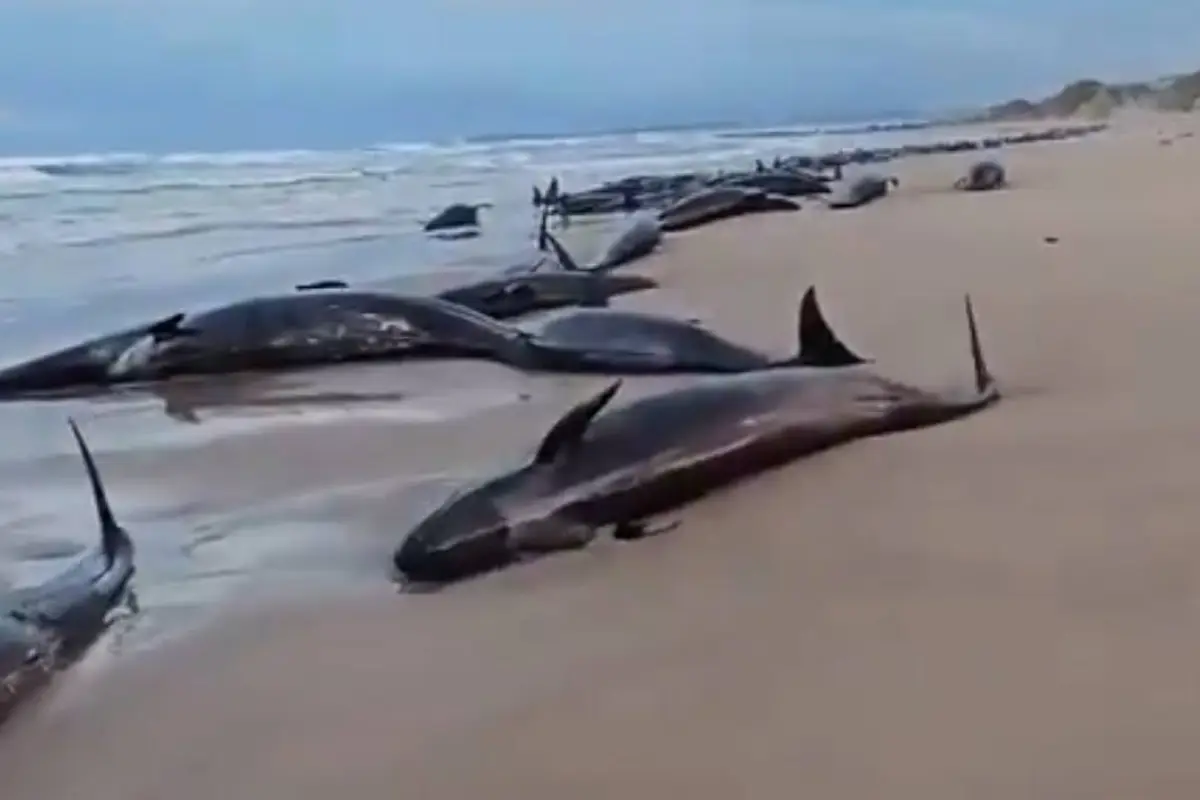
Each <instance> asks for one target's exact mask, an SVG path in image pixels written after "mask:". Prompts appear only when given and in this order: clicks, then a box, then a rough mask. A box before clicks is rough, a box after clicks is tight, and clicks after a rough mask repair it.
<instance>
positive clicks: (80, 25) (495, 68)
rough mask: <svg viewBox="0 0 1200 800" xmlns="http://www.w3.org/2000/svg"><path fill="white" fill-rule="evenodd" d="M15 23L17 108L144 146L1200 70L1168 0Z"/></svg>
mask: <svg viewBox="0 0 1200 800" xmlns="http://www.w3.org/2000/svg"><path fill="white" fill-rule="evenodd" d="M0 29H2V30H4V32H5V47H4V48H3V49H0V86H3V87H4V88H5V91H6V92H7V93H8V94H7V100H8V101H9V102H11V103H12V104H13V105H14V107H17V108H20V109H22V112H23V113H25V112H26V110H27V109H28V110H30V111H31V112H34V111H36V112H37V113H39V114H47V115H50V116H55V115H57V116H59V117H62V118H69V119H72V120H78V121H79V127H80V129H81V131H80V134H79V135H80V138H81V139H82V138H83V137H84V135H85V134H84V131H85V130H86V135H87V136H90V137H92V138H93V139H96V140H104V141H105V142H110V141H111V142H112V143H118V142H120V141H122V140H125V141H126V144H127V145H128V146H142V143H148V144H146V145H145V146H180V147H202V146H213V147H216V146H235V145H236V143H237V142H243V143H246V144H247V145H249V144H250V143H253V144H255V145H262V146H269V144H268V143H270V142H278V143H280V144H281V145H283V144H287V145H303V144H306V143H307V144H325V143H332V142H342V141H344V142H347V143H350V142H356V141H357V142H362V141H371V140H379V139H395V138H426V137H442V136H448V135H454V134H475V133H483V132H492V131H496V130H504V131H509V130H531V131H533V130H556V129H564V128H573V127H593V128H594V127H623V126H629V125H635V124H645V123H650V122H659V123H673V122H686V121H691V120H701V119H726V120H743V121H749V122H753V121H759V120H769V121H781V120H782V119H783V118H796V117H804V118H808V119H814V118H817V117H821V116H828V115H832V116H840V115H844V114H852V113H853V114H866V113H870V112H871V111H872V110H880V111H884V110H886V111H894V110H901V109H906V108H908V109H932V108H938V107H942V106H946V105H960V104H963V103H968V102H976V101H979V102H982V101H990V100H992V99H995V98H998V97H1004V96H1007V95H1009V94H1014V93H1025V92H1034V91H1041V90H1050V89H1053V88H1055V87H1056V86H1057V85H1058V84H1060V83H1062V82H1063V81H1065V80H1067V79H1069V78H1072V77H1075V76H1077V75H1081V74H1095V75H1097V76H1099V77H1116V76H1120V75H1141V74H1156V73H1159V72H1166V71H1173V70H1178V69H1185V68H1195V67H1200V63H1192V61H1193V60H1194V61H1197V62H1200V56H1197V55H1196V54H1197V53H1200V6H1195V5H1194V4H1186V3H1166V2H1163V0H1142V2H1139V3H1138V4H1136V5H1135V4H1134V3H1133V2H1132V0H1112V1H1111V2H1108V3H1097V2H1095V0H1086V1H1085V0H1036V2H1035V0H1005V2H1003V3H1002V2H1000V0H910V2H907V3H903V4H901V3H897V2H895V0H691V2H689V3H686V4H684V3H681V2H680V0H606V2H604V3H598V4H589V5H586V6H585V5H583V4H579V3H570V2H562V0H406V2H403V3H401V2H394V0H337V2H329V0H205V2H203V3H200V2H196V1H195V0H5V2H4V3H3V4H0ZM48 43H50V44H48ZM51 45H52V46H51ZM113 146H124V145H121V144H113Z"/></svg>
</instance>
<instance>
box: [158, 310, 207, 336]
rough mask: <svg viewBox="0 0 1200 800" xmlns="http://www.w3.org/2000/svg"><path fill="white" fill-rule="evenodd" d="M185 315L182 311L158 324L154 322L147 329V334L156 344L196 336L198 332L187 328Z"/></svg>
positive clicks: (161, 320) (164, 318)
mask: <svg viewBox="0 0 1200 800" xmlns="http://www.w3.org/2000/svg"><path fill="white" fill-rule="evenodd" d="M186 316H187V314H184V313H183V312H182V311H180V312H179V313H178V314H172V315H171V316H169V317H163V318H162V319H160V320H159V321H158V322H153V323H151V324H150V325H148V326H147V327H146V334H147V335H149V336H152V337H154V341H156V342H168V341H170V340H171V339H178V338H180V337H182V336H195V335H196V333H197V331H196V330H195V329H193V328H185V327H184V326H183V325H182V324H181V323H182V322H183V319H184V317H186Z"/></svg>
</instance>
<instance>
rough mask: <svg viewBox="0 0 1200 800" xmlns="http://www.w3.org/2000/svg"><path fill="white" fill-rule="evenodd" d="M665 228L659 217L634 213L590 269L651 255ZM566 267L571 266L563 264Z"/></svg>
mask: <svg viewBox="0 0 1200 800" xmlns="http://www.w3.org/2000/svg"><path fill="white" fill-rule="evenodd" d="M662 238H663V229H662V225H660V224H659V221H658V219H657V217H655V216H654V215H651V214H634V215H633V218H632V219H631V220H630V221H629V222H628V223H627V224H626V225H625V227H624V228H622V229H621V232H620V233H619V234H617V236H616V237H615V238H614V239H613V240H612V241H611V242H609V243H608V246H607V247H605V248H604V253H603V254H602V255H601V256H600V258H599V259H598V260H597V261H596V262H595V263H594V264H592V265H591V266H590V267H588V269H592V270H597V271H605V270H612V269H616V268H617V267H623V266H625V265H626V264H630V263H632V262H634V261H637V260H638V259H640V258H644V257H645V256H648V255H650V254H651V253H653V252H654V250H655V249H656V248H657V247H658V245H659V244H660V243H661V242H662ZM562 266H563V267H564V268H566V269H570V268H571V266H568V265H567V264H563V265H562Z"/></svg>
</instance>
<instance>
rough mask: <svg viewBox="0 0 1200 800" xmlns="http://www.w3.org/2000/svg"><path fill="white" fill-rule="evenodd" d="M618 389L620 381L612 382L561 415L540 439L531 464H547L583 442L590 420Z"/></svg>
mask: <svg viewBox="0 0 1200 800" xmlns="http://www.w3.org/2000/svg"><path fill="white" fill-rule="evenodd" d="M620 388H621V381H620V380H616V381H613V382H612V383H610V384H609V385H608V387H607V388H605V389H604V391H602V392H600V393H598V394H596V395H595V396H593V397H592V398H590V399H588V400H585V401H583V402H582V403H580V404H578V405H577V406H575V407H574V408H572V409H571V410H570V411H568V412H567V413H565V414H563V415H562V417H560V418H559V420H558V422H556V423H554V427H552V428H551V429H550V431H549V432H548V433H547V434H546V436H545V438H543V439H542V443H541V444H540V445H538V449H537V455H535V456H534V457H533V463H535V464H549V463H551V462H552V461H554V459H555V458H557V457H558V456H559V454H561V453H562V452H563V451H564V450H565V449H567V448H569V447H572V446H574V445H577V444H579V443H580V442H581V441H582V440H583V437H584V434H586V433H587V430H588V426H589V425H591V424H592V420H593V419H595V418H596V415H597V414H599V413H600V412H601V411H602V410H603V409H604V407H605V406H606V405H608V403H609V401H610V400H612V399H613V395H615V394H616V393H617V390H618V389H620Z"/></svg>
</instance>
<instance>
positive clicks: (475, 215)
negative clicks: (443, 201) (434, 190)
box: [423, 203, 492, 233]
mask: <svg viewBox="0 0 1200 800" xmlns="http://www.w3.org/2000/svg"><path fill="white" fill-rule="evenodd" d="M491 207H492V204H491V203H455V204H453V205H450V206H446V208H444V209H442V210H441V211H440V212H439V213H438V214H437V215H435V216H434V217H433V219H431V220H429V221H428V222H426V223H425V225H424V226H423V228H424V230H425V231H426V232H428V233H433V232H440V231H449V230H453V229H456V228H478V227H479V209H481V208H491Z"/></svg>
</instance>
